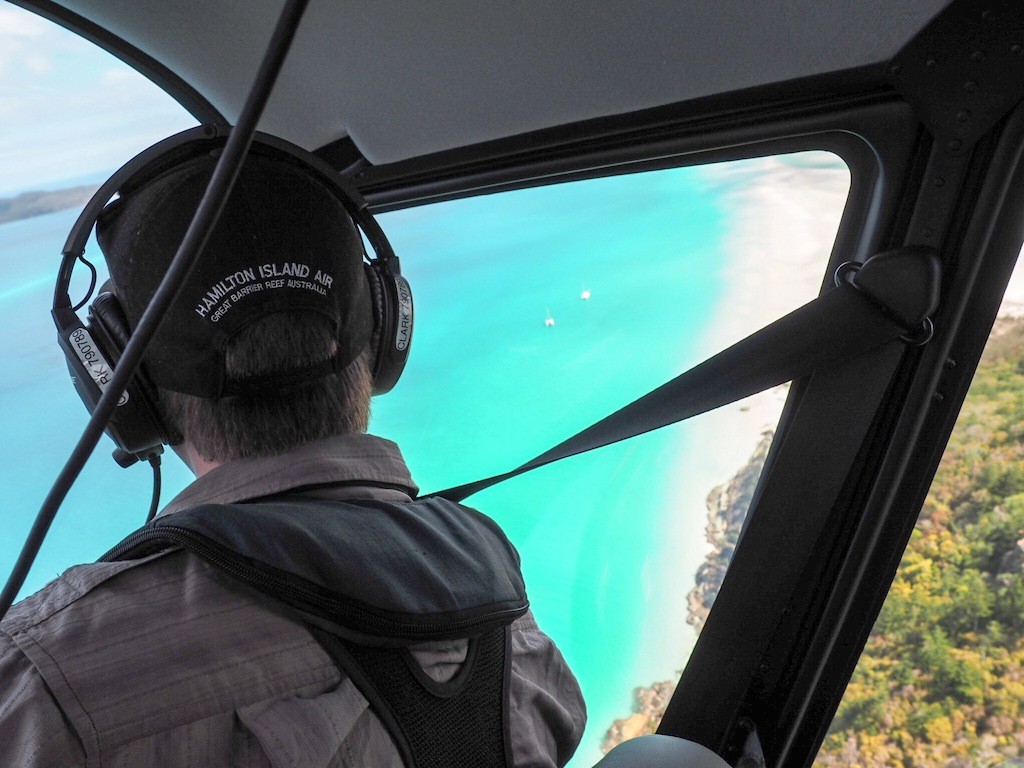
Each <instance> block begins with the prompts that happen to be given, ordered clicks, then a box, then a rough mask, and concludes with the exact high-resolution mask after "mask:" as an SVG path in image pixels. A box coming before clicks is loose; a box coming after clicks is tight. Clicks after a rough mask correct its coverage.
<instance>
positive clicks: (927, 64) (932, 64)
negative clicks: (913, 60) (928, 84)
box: [924, 59, 938, 69]
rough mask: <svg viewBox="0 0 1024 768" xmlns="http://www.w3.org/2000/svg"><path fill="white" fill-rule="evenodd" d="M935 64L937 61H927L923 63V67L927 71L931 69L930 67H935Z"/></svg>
mask: <svg viewBox="0 0 1024 768" xmlns="http://www.w3.org/2000/svg"><path fill="white" fill-rule="evenodd" d="M936 64H938V62H937V61H935V59H928V60H927V61H925V63H924V65H925V66H926V67H928V68H929V69H931V68H932V67H934V66H935V65H936Z"/></svg>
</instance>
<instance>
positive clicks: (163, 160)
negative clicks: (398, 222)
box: [53, 125, 401, 310]
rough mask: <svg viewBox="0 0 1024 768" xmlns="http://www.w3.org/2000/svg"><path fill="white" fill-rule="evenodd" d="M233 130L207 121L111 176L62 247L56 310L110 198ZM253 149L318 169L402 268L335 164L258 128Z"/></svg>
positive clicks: (64, 302)
mask: <svg viewBox="0 0 1024 768" xmlns="http://www.w3.org/2000/svg"><path fill="white" fill-rule="evenodd" d="M229 131H230V127H229V126H217V125H202V126H198V127H196V128H190V129H188V130H186V131H182V132H181V133H176V134H175V135H173V136H170V137H168V138H166V139H164V140H163V141H160V142H158V143H156V144H154V145H153V146H151V147H149V148H148V149H145V150H143V151H142V152H140V153H139V154H138V155H136V156H135V157H133V158H132V159H131V160H129V161H128V162H127V163H125V164H124V165H122V166H121V167H120V168H119V169H118V170H117V171H116V172H115V173H114V175H112V176H111V177H110V178H109V179H107V181H106V182H105V183H104V184H103V186H101V187H100V188H99V189H98V190H97V191H96V194H94V195H93V196H92V198H91V199H90V200H89V202H88V203H87V204H86V206H85V208H83V209H82V213H81V214H80V215H79V216H78V219H77V221H75V224H74V226H72V227H71V231H70V232H69V233H68V238H67V241H66V242H65V243H64V249H63V251H62V252H61V253H62V255H63V258H62V260H61V264H60V269H59V270H58V272H57V284H56V287H55V288H54V294H53V308H54V310H57V309H60V308H70V307H71V306H72V304H71V296H70V284H71V274H72V271H73V270H74V265H75V261H77V260H78V259H79V258H80V257H82V256H83V255H84V254H85V246H86V243H87V242H88V240H89V235H90V233H91V232H92V229H93V227H94V226H95V225H96V220H97V219H98V218H99V217H100V214H101V213H102V212H103V209H104V208H105V207H106V205H107V203H108V202H109V201H110V200H111V198H113V197H114V195H115V194H118V193H120V192H122V191H127V190H128V189H129V188H131V187H136V186H141V185H143V184H144V183H145V182H146V181H148V180H150V179H152V178H154V177H155V176H157V175H158V174H159V173H161V172H162V171H164V170H167V169H169V168H172V167H174V166H176V165H178V164H180V163H182V162H183V161H185V160H187V159H188V158H190V157H194V156H196V155H198V154H199V153H200V152H203V151H210V150H213V149H217V148H219V147H222V146H223V145H224V144H225V143H226V142H227V136H228V132H229ZM249 152H250V154H262V155H269V156H272V157H276V158H278V159H282V160H285V161H288V162H292V163H295V164H297V165H300V166H301V167H303V168H304V169H307V170H309V169H312V170H313V171H315V172H316V175H317V176H319V177H321V180H322V181H324V182H325V183H326V184H327V186H328V188H334V189H336V190H337V191H338V192H339V193H340V194H338V195H337V198H338V200H339V201H340V202H341V203H342V205H344V207H345V210H346V211H347V212H348V214H349V216H351V217H352V220H353V221H355V223H356V225H357V226H358V227H359V229H360V230H362V232H363V234H364V235H366V239H367V240H369V241H370V245H371V246H372V247H373V251H374V256H375V258H373V259H371V262H373V261H376V265H377V266H378V267H379V268H383V269H386V270H387V271H389V272H391V273H393V274H394V275H399V274H400V273H401V268H400V265H399V261H398V258H397V257H396V256H395V254H394V251H392V249H391V244H390V243H389V242H388V240H387V237H385V236H384V231H383V230H382V229H381V228H380V225H379V224H378V223H377V221H376V220H375V219H374V218H373V216H372V215H371V214H370V211H369V206H368V205H367V202H366V199H365V198H364V197H363V196H362V195H361V194H360V193H359V191H358V190H357V189H356V188H355V187H353V186H352V185H351V184H349V183H348V182H347V181H346V180H345V179H344V178H343V177H342V176H341V174H339V173H338V172H337V171H336V170H334V169H333V168H331V166H330V165H328V164H327V163H326V162H324V161H323V160H321V159H320V158H319V157H317V156H316V155H314V154H312V153H310V152H307V151H306V150H304V149H302V148H301V147H298V146H296V145H294V144H292V143H291V142H288V141H285V140H284V139H280V138H277V137H276V136H271V135H269V134H266V133H260V132H258V131H257V132H256V134H255V137H254V139H253V142H252V145H251V147H250V149H249ZM368 258H369V256H368Z"/></svg>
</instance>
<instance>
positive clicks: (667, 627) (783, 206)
mask: <svg viewBox="0 0 1024 768" xmlns="http://www.w3.org/2000/svg"><path fill="white" fill-rule="evenodd" d="M705 174H706V183H707V185H708V187H709V193H710V194H717V195H720V196H721V198H722V200H723V208H724V210H723V213H724V219H725V223H726V228H725V232H726V235H725V239H724V240H723V243H722V253H723V264H722V268H721V273H720V274H721V278H722V283H723V292H722V296H721V298H720V299H719V301H718V302H717V303H716V307H715V309H714V312H713V315H712V317H711V319H710V322H709V323H708V325H707V328H708V330H707V331H706V332H705V333H704V334H703V335H702V337H701V339H700V341H699V343H698V345H697V350H698V351H697V355H698V357H697V360H703V359H705V358H707V357H710V356H711V355H713V354H715V353H716V352H719V351H721V350H722V349H724V348H725V347H727V346H729V345H731V344H733V343H735V342H736V341H739V340H740V339H742V338H744V337H746V336H748V335H750V334H751V333H753V332H754V331H756V330H758V329H760V328H761V327H763V326H765V325H767V324H768V323H771V322H772V321H774V320H776V319H778V318H779V317H781V316H783V315H784V314H786V313H788V312H790V311H792V310H793V309H796V308H797V307H799V306H800V305H802V304H804V303H806V302H807V301H810V300H812V299H813V298H814V297H816V296H817V295H818V292H819V290H820V287H821V282H822V280H823V278H824V271H825V267H826V265H827V263H828V258H829V255H830V254H831V250H832V243H833V242H834V239H835V233H836V230H837V229H838V225H839V219H840V216H841V214H842V210H843V208H844V206H845V203H846V196H847V192H848V189H849V172H848V171H847V169H846V168H845V166H839V165H833V166H832V167H822V166H800V165H796V164H792V163H790V162H783V161H781V160H779V159H777V158H764V159H758V160H750V161H745V162H744V163H742V164H735V165H730V166H717V167H716V166H711V167H709V168H707V169H705ZM723 187H724V189H723ZM1022 287H1024V280H1022ZM1022 298H1024V291H1022ZM1022 314H1024V303H1022ZM788 391H789V385H788V384H785V385H782V386H779V387H774V388H772V389H770V390H766V391H764V392H761V393H759V394H756V395H753V396H751V397H749V398H746V399H745V400H742V401H739V402H737V403H733V404H731V405H728V406H725V407H722V408H719V409H717V410H715V411H712V412H710V413H707V414H703V415H701V416H699V417H696V418H695V419H693V420H692V421H690V422H689V423H687V424H684V425H682V426H681V427H680V428H679V435H678V437H676V438H675V441H674V442H675V443H676V445H677V446H678V449H679V450H678V452H677V455H684V456H686V457H687V464H686V466H684V467H682V468H681V469H680V471H679V473H678V474H677V475H676V478H675V480H674V481H673V482H672V484H671V485H669V486H668V487H667V488H666V496H667V497H668V498H667V501H666V504H665V509H666V518H665V530H666V533H667V535H668V536H669V537H670V538H671V544H670V545H669V546H667V547H666V550H667V551H668V552H671V553H672V560H671V563H668V562H667V561H666V562H665V563H663V564H661V565H662V567H661V568H659V570H662V572H663V573H666V574H672V575H673V576H674V578H675V579H676V580H677V581H676V584H675V585H674V586H675V589H673V590H668V591H667V593H668V594H676V595H678V594H679V592H680V591H682V592H683V593H684V594H686V593H689V591H690V590H691V589H692V588H693V584H694V578H695V575H696V571H697V568H698V567H699V566H700V565H701V564H702V563H703V562H704V560H705V558H706V557H707V556H708V554H709V553H710V552H711V545H710V544H709V543H708V541H707V539H706V537H705V535H704V531H705V526H706V525H707V521H708V509H707V498H708V495H709V493H711V491H712V490H713V489H714V488H716V487H718V486H720V485H721V484H723V483H727V482H728V481H729V479H730V478H731V477H732V476H733V475H734V474H735V473H736V472H737V471H738V470H739V469H740V468H742V467H743V466H745V465H746V464H747V463H748V461H749V460H750V457H751V455H752V454H753V453H754V451H755V449H756V448H757V445H758V442H759V441H760V439H761V435H762V433H763V432H764V431H765V430H766V429H774V428H775V427H776V425H777V423H778V419H779V416H780V414H781V412H782V408H783V406H784V404H785V401H786V396H787V394H788ZM695 521H699V523H697V522H695ZM696 531H700V534H699V535H696V536H695V535H694V534H695V532H696ZM679 577H682V578H683V579H685V581H684V586H685V589H684V590H679V589H678V587H679V584H678V579H679ZM686 618H687V611H686V609H685V606H679V608H678V609H677V608H676V607H675V606H673V608H672V610H669V611H664V612H663V613H662V619H661V620H660V621H659V622H656V626H651V627H650V628H649V629H648V630H647V631H646V632H645V637H644V638H643V639H642V641H641V643H642V647H643V649H644V652H643V653H641V654H640V655H639V657H638V660H637V662H636V664H635V671H636V674H634V676H633V677H634V679H635V680H636V681H637V684H638V686H641V687H644V686H649V685H651V684H652V683H655V682H659V681H664V680H672V681H673V682H674V681H675V679H676V678H677V677H678V674H679V672H680V671H681V669H682V667H683V666H685V664H686V662H687V659H688V657H689V654H690V652H691V651H692V648H693V644H694V643H695V642H696V632H695V630H694V629H693V627H691V626H690V625H689V624H688V623H687V621H686ZM666 638H677V639H675V640H673V641H672V642H670V643H666ZM628 715H629V712H623V713H622V716H623V717H626V716H628ZM608 725H611V724H610V723H609V724H608Z"/></svg>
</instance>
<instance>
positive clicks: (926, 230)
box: [921, 227, 932, 237]
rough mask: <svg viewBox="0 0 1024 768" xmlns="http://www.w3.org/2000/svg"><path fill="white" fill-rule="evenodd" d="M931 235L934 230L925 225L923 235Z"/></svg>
mask: <svg viewBox="0 0 1024 768" xmlns="http://www.w3.org/2000/svg"><path fill="white" fill-rule="evenodd" d="M931 236H932V231H931V230H930V229H929V228H928V227H925V228H924V229H922V230H921V237H931Z"/></svg>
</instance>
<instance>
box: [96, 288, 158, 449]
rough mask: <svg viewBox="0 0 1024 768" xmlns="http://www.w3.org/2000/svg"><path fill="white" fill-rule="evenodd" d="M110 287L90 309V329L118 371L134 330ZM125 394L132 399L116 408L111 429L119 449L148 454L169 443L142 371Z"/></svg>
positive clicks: (154, 399)
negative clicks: (131, 328) (119, 363)
mask: <svg viewBox="0 0 1024 768" xmlns="http://www.w3.org/2000/svg"><path fill="white" fill-rule="evenodd" d="M106 287H107V286H106V285H104V286H103V288H101V289H100V293H99V295H97V296H96V298H95V300H94V301H93V303H92V304H91V305H90V307H89V324H88V326H87V327H88V330H89V331H90V332H91V333H92V335H93V336H94V338H95V340H96V343H97V344H99V345H100V347H101V349H102V351H103V352H104V353H105V354H106V355H107V356H108V359H109V360H110V362H111V364H112V365H113V366H114V367H115V368H116V367H117V363H118V361H119V360H120V359H121V355H122V353H123V352H124V348H125V347H126V346H127V345H128V339H129V338H131V331H130V330H129V328H128V319H127V317H126V316H125V314H124V310H123V309H122V308H121V304H120V302H118V300H117V297H116V296H114V294H113V293H111V292H110V291H108V290H104V288H106ZM125 392H126V393H127V395H128V399H127V401H126V402H125V403H124V405H119V406H118V407H117V408H115V409H114V413H113V415H112V416H111V419H110V425H109V427H108V430H107V431H108V434H110V436H111V437H112V438H113V439H114V442H116V443H117V444H118V447H119V448H121V449H122V450H124V451H127V452H128V453H146V452H147V451H149V450H151V449H153V448H155V447H156V446H159V445H162V444H163V443H165V442H169V430H168V429H167V428H166V427H165V425H164V421H163V419H162V418H161V415H160V410H159V408H158V407H157V401H156V398H157V394H156V388H155V387H154V386H153V385H152V384H151V383H150V382H149V381H148V380H147V379H146V376H145V373H143V371H142V370H141V369H140V370H137V371H136V372H135V375H133V376H132V378H131V379H130V380H129V382H128V386H127V387H126V388H125Z"/></svg>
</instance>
